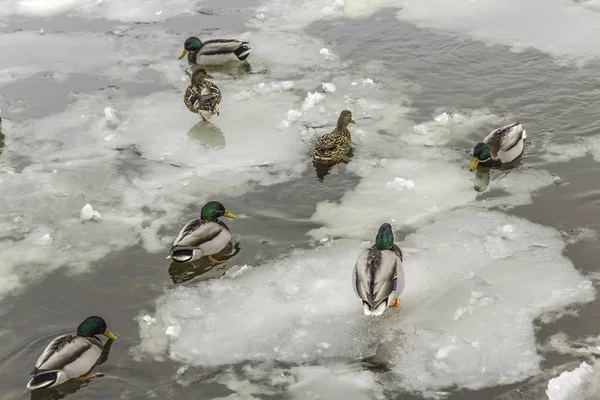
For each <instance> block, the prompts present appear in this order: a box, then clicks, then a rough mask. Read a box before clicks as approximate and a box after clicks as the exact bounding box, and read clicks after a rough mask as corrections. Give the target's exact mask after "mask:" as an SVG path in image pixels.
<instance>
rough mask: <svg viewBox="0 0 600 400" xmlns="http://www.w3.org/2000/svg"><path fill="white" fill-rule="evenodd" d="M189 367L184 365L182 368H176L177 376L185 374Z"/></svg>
mask: <svg viewBox="0 0 600 400" xmlns="http://www.w3.org/2000/svg"><path fill="white" fill-rule="evenodd" d="M189 368H190V367H189V366H187V365H184V366H182V367H179V368H177V375H183V374H185V372H186V371H187V370H188V369H189Z"/></svg>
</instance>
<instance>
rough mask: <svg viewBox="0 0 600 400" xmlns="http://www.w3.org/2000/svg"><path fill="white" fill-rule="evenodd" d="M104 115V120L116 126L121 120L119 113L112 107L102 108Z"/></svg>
mask: <svg viewBox="0 0 600 400" xmlns="http://www.w3.org/2000/svg"><path fill="white" fill-rule="evenodd" d="M104 117H105V118H106V122H107V123H108V124H109V125H112V126H116V125H118V124H119V122H121V121H120V119H119V115H118V114H117V112H116V111H115V110H114V109H113V108H112V107H106V108H104Z"/></svg>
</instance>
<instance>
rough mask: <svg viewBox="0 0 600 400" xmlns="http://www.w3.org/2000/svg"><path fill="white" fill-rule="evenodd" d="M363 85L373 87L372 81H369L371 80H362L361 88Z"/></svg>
mask: <svg viewBox="0 0 600 400" xmlns="http://www.w3.org/2000/svg"><path fill="white" fill-rule="evenodd" d="M364 85H373V79H371V78H366V79H363V86H364Z"/></svg>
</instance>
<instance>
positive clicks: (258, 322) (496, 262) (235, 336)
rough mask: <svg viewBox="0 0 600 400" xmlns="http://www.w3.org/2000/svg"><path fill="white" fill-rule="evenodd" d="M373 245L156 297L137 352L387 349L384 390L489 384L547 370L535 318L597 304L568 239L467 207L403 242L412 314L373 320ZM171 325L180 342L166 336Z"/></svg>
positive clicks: (280, 355)
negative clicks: (369, 290)
mask: <svg viewBox="0 0 600 400" xmlns="http://www.w3.org/2000/svg"><path fill="white" fill-rule="evenodd" d="M375 232H376V229H372V230H371V232H370V235H369V236H371V237H372V236H374V234H375ZM366 245H367V243H362V242H360V241H355V240H349V239H346V240H338V241H333V242H328V243H327V244H326V245H325V246H321V247H318V248H316V249H315V250H311V251H300V250H298V251H294V252H292V253H291V254H290V255H289V257H286V258H284V259H281V260H274V261H272V262H269V263H266V264H263V265H259V266H254V267H244V271H243V272H242V273H239V274H236V273H228V274H226V275H225V276H224V277H223V278H221V279H216V280H212V281H207V282H201V283H199V284H198V285H197V286H196V287H178V288H176V289H174V290H173V291H171V292H168V293H167V294H165V295H164V296H162V297H161V298H159V299H158V300H157V304H156V306H157V310H156V313H155V314H154V315H153V317H152V318H155V319H156V322H155V323H151V324H149V323H148V322H146V320H147V318H146V319H140V336H141V338H142V341H141V344H140V346H139V348H138V351H139V352H140V354H148V355H150V356H153V357H154V358H156V359H162V357H164V356H165V355H168V356H169V357H170V358H173V359H174V360H177V361H180V362H184V363H186V364H191V365H220V364H229V363H236V362H239V361H242V360H246V359H255V360H272V359H278V360H286V361H306V360H315V359H320V358H321V357H334V356H345V357H352V358H361V357H366V356H370V355H372V354H374V353H375V351H376V350H377V348H378V347H380V349H379V351H378V355H379V357H382V358H383V360H382V361H384V362H386V363H387V364H389V365H390V366H391V367H392V369H393V371H394V376H396V378H394V379H392V380H390V381H389V382H388V381H385V382H383V383H384V384H385V385H390V389H394V388H395V389H397V388H398V387H399V386H400V387H403V388H405V389H410V390H414V391H426V390H431V389H436V388H443V387H447V386H451V385H453V384H456V385H458V386H459V387H467V388H479V387H482V386H485V385H491V384H498V383H510V382H515V381H518V380H520V379H523V378H524V377H526V376H528V375H530V374H533V373H535V372H537V371H538V363H539V361H540V356H539V355H538V354H537V352H536V345H535V337H534V331H533V320H534V319H535V318H536V317H537V316H539V315H540V314H542V313H544V312H549V311H552V310H556V309H560V308H563V307H565V306H567V305H569V304H572V303H574V302H585V301H590V300H591V299H592V298H593V297H594V289H593V288H592V285H591V282H590V281H589V280H587V279H585V278H583V277H582V276H581V275H580V274H579V273H578V272H577V271H576V270H575V269H574V268H573V266H572V264H571V262H570V261H569V260H568V259H566V258H565V257H564V256H563V255H562V250H563V248H564V243H563V242H562V241H561V240H560V238H559V235H558V232H557V231H555V230H553V229H550V228H546V227H542V226H539V225H536V224H533V223H530V222H527V221H526V220H523V219H519V218H515V217H511V216H508V215H504V214H502V213H499V212H492V211H482V210H475V209H462V210H457V211H452V212H448V213H444V214H441V215H439V216H438V217H437V218H436V220H435V222H433V223H431V224H429V225H426V226H425V227H423V228H421V229H420V230H418V231H417V232H416V233H414V234H411V235H409V236H408V237H407V238H406V240H405V241H404V243H400V245H401V247H402V248H403V249H404V251H405V263H404V265H405V272H406V280H407V287H406V291H405V294H404V295H403V296H402V304H403V306H402V308H401V310H400V312H398V313H389V314H386V316H384V317H382V318H378V319H366V318H364V317H363V315H362V309H361V307H360V302H359V301H358V299H356V298H355V295H354V292H353V291H352V289H351V284H350V282H351V271H352V265H353V263H354V261H355V259H356V256H357V254H358V253H359V252H360V251H361V249H362V248H364V246H366ZM234 271H235V269H234ZM532 282H535V284H532ZM236 299H237V300H236ZM240 299H243V301H239V300H240ZM169 327H176V328H177V329H178V330H179V335H178V336H177V337H172V336H168V335H165V332H166V330H167V329H168V328H169ZM198 332H202V334H200V335H199V334H198ZM223 349H227V351H223ZM465 360H468V362H465Z"/></svg>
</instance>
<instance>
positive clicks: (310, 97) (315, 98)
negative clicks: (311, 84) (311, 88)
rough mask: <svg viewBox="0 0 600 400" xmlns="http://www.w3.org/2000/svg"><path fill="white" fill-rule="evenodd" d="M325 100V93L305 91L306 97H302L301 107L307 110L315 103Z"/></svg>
mask: <svg viewBox="0 0 600 400" xmlns="http://www.w3.org/2000/svg"><path fill="white" fill-rule="evenodd" d="M323 100H325V95H324V94H323V93H320V92H317V91H315V92H307V93H306V98H305V99H304V103H302V109H303V110H304V111H307V110H309V109H311V108H313V107H314V106H315V104H318V103H320V102H321V101H323Z"/></svg>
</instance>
